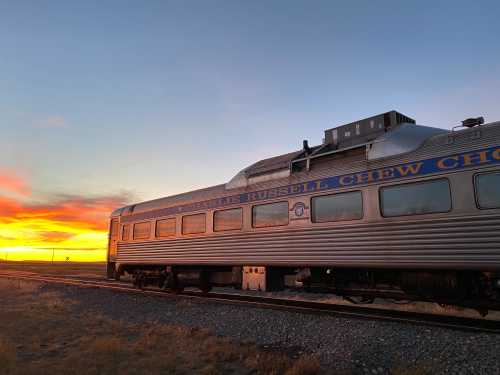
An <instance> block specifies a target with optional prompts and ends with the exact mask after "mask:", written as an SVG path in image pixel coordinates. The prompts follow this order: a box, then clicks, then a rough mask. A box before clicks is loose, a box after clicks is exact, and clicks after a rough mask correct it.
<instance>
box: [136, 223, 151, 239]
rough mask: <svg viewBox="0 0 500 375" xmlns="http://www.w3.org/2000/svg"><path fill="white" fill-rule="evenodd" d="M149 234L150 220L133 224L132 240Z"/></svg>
mask: <svg viewBox="0 0 500 375" xmlns="http://www.w3.org/2000/svg"><path fill="white" fill-rule="evenodd" d="M150 235H151V222H149V221H145V222H144V223H136V224H134V240H143V239H146V238H149V236H150Z"/></svg>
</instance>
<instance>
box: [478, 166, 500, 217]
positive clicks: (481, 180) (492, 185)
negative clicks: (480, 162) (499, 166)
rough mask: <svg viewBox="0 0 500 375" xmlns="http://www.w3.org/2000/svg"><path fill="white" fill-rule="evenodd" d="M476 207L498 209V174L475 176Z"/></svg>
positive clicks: (499, 178)
mask: <svg viewBox="0 0 500 375" xmlns="http://www.w3.org/2000/svg"><path fill="white" fill-rule="evenodd" d="M475 180H476V183H475V190H476V200H477V205H478V207H479V208H481V209H488V208H500V172H492V173H481V174H478V175H476V176H475Z"/></svg>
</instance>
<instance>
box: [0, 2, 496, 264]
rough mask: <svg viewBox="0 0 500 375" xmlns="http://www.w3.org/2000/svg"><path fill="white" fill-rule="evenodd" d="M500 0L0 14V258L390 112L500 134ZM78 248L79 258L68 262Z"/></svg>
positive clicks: (150, 6) (30, 6) (40, 255)
mask: <svg viewBox="0 0 500 375" xmlns="http://www.w3.org/2000/svg"><path fill="white" fill-rule="evenodd" d="M499 12H500V2H498V1H478V2H473V1H447V2H445V1H435V0H434V1H428V2H426V1H418V2H417V1H415V2H409V1H408V2H407V1H381V2H373V1H350V2H336V1H313V2H308V1H269V2H268V1H215V0H213V1H212V0H210V1H194V0H193V1H167V0H161V1H146V2H141V1H81V2H67V1H46V2H41V1H2V2H0V130H1V132H0V259H4V258H6V257H7V258H8V259H45V260H48V259H50V258H51V256H52V250H51V249H53V248H58V249H60V250H57V251H56V252H55V253H56V259H57V260H65V259H66V257H67V256H69V257H70V260H104V259H105V252H104V248H105V247H106V241H107V237H106V231H107V225H108V223H107V218H108V216H109V213H110V212H111V211H112V210H113V209H114V208H116V207H119V206H121V205H124V204H127V203H132V202H136V201H140V200H146V199H152V198H157V197H160V196H166V195H170V194H174V193H180V192H183V191H187V190H191V189H195V188H200V187H204V186H209V185H213V184H218V183H222V182H225V181H227V180H228V179H230V178H231V177H232V176H233V175H234V174H235V173H237V172H238V171H239V170H240V169H242V168H244V167H245V166H247V165H248V164H250V163H253V162H254V161H256V160H259V159H262V158H265V157H270V156H274V155H278V154H280V153H284V152H289V151H292V150H295V149H297V148H300V146H301V142H302V139H309V140H310V143H311V144H318V143H320V142H321V139H322V136H323V130H324V129H327V128H331V127H333V126H335V125H340V124H342V123H345V122H350V121H354V120H356V119H360V118H363V117H367V116H371V115H374V114H378V113H382V112H385V111H388V110H391V109H396V110H399V111H400V112H402V113H404V114H406V115H408V116H410V117H413V118H415V119H416V120H417V122H418V123H420V124H424V125H432V126H437V127H442V128H447V129H449V128H451V127H452V126H454V125H457V124H458V123H459V121H460V120H463V119H464V118H466V117H471V116H484V117H485V118H486V120H487V121H495V120H500V104H499V103H500V48H499V46H500V29H499V27H498V15H499ZM67 249H81V250H80V251H78V252H76V251H71V250H67Z"/></svg>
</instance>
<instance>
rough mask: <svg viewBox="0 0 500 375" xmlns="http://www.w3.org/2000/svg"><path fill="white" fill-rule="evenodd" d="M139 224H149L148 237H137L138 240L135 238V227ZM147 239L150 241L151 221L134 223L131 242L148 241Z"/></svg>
mask: <svg viewBox="0 0 500 375" xmlns="http://www.w3.org/2000/svg"><path fill="white" fill-rule="evenodd" d="M139 224H149V235H148V236H147V237H138V238H136V237H135V226H136V225H139ZM148 239H151V221H149V220H146V221H139V222H137V223H134V225H133V226H132V240H134V241H135V240H148Z"/></svg>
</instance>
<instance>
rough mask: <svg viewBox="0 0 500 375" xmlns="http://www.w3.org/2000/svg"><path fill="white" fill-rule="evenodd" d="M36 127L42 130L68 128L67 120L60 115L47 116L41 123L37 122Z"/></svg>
mask: <svg viewBox="0 0 500 375" xmlns="http://www.w3.org/2000/svg"><path fill="white" fill-rule="evenodd" d="M35 125H36V127H38V128H42V129H65V128H68V127H69V122H68V120H67V119H66V118H65V117H63V116H60V115H51V116H47V117H45V118H44V119H42V120H41V121H39V122H37V123H36V124H35Z"/></svg>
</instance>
